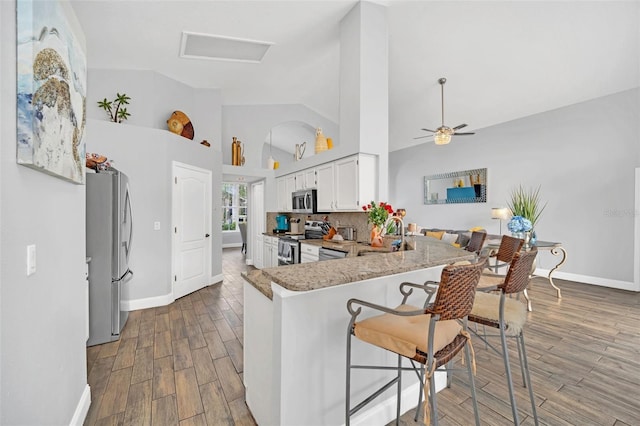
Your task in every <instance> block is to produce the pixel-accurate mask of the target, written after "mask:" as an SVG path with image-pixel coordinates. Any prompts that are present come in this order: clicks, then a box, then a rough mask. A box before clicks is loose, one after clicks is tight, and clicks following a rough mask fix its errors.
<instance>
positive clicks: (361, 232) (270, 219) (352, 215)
mask: <svg viewBox="0 0 640 426" xmlns="http://www.w3.org/2000/svg"><path fill="white" fill-rule="evenodd" d="M280 214H284V215H285V216H287V217H288V218H289V219H300V225H301V228H302V227H303V225H304V221H305V220H323V218H325V217H327V221H328V222H329V223H330V224H331V226H334V227H338V226H353V227H354V228H356V236H357V238H358V241H360V242H369V233H370V230H369V224H367V213H365V212H344V213H338V212H333V213H319V214H309V215H307V214H304V213H300V214H298V213H275V212H267V225H266V231H267V232H270V231H272V230H273V229H275V227H276V216H278V215H280Z"/></svg>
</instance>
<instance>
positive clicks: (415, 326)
mask: <svg viewBox="0 0 640 426" xmlns="http://www.w3.org/2000/svg"><path fill="white" fill-rule="evenodd" d="M485 263H486V258H485V259H484V260H483V261H482V262H477V263H472V264H468V265H447V266H445V267H444V269H443V270H442V274H441V278H440V284H439V285H438V291H437V293H436V296H435V301H434V302H433V303H432V304H427V305H426V306H425V307H423V308H419V307H416V306H411V305H408V304H406V302H407V298H408V296H409V295H410V294H411V293H412V291H413V288H422V289H424V290H425V291H427V290H428V289H427V288H426V285H420V284H412V283H403V284H401V286H400V291H401V293H402V294H403V295H404V297H403V299H402V303H401V304H400V306H398V307H396V308H395V309H391V308H387V307H385V306H380V305H376V304H373V303H370V302H366V301H363V300H358V299H350V300H349V301H348V302H347V310H348V311H349V313H350V314H351V320H350V321H349V326H348V332H347V377H346V410H345V424H346V425H349V422H350V419H351V416H352V415H353V414H355V413H356V412H357V411H359V410H360V409H362V408H363V407H364V406H366V405H367V404H368V403H369V402H371V401H373V400H374V399H375V398H376V397H377V396H379V395H380V394H381V393H382V392H384V391H385V390H387V389H389V388H390V387H391V386H393V385H394V384H397V386H398V390H397V401H396V424H399V423H398V422H399V420H400V398H401V391H402V372H403V371H414V372H415V373H416V375H417V376H418V377H419V378H420V380H422V374H421V372H420V370H419V369H418V368H417V367H416V365H415V364H414V361H416V362H418V363H419V364H420V365H421V366H423V365H425V366H426V367H427V374H426V376H425V377H426V379H425V381H424V390H425V394H426V395H427V399H428V401H425V404H424V421H425V424H429V423H430V422H431V420H433V424H434V425H437V424H438V415H437V404H436V389H435V382H434V380H432V376H433V373H434V371H435V370H436V369H437V368H440V367H442V366H444V365H446V364H447V363H448V362H449V361H450V360H451V359H453V357H454V356H455V355H456V354H458V353H459V352H460V351H461V350H463V349H464V356H465V358H466V364H467V372H468V374H469V383H470V387H471V398H472V400H473V409H474V414H475V422H476V425H479V424H480V417H479V415H478V405H477V401H476V391H475V382H474V378H473V375H474V373H475V370H474V368H475V357H474V356H473V348H472V346H471V341H470V335H469V333H468V331H467V315H468V314H469V312H470V311H471V308H472V306H473V300H474V297H475V294H476V285H477V284H478V279H479V278H480V274H481V273H482V268H484V266H485ZM406 287H412V288H410V289H409V290H406ZM427 293H428V292H427ZM425 303H426V302H425ZM363 307H367V308H371V309H375V310H377V311H380V312H384V313H383V314H380V315H377V316H373V317H371V318H367V319H364V320H361V321H356V319H357V316H358V315H359V314H360V313H361V312H362V308H363ZM457 320H461V321H457ZM354 336H355V337H356V338H358V339H359V340H362V341H363V342H366V343H369V344H371V345H374V346H377V347H379V348H382V349H385V350H388V351H391V352H394V353H396V354H398V364H397V366H396V367H392V366H374V365H352V362H351V341H352V337H354ZM403 357H404V358H408V359H409V360H410V361H411V364H412V366H411V367H403V366H402V359H403ZM352 369H377V370H393V371H395V372H396V376H395V377H394V378H393V379H391V380H390V381H389V382H388V383H386V384H385V385H383V386H382V387H380V388H379V389H378V390H376V391H375V392H373V393H372V394H371V395H370V396H368V397H367V398H365V399H364V400H363V401H362V402H360V403H359V404H358V405H356V406H355V407H353V408H352V407H351V370H352ZM472 370H473V371H472ZM418 407H419V404H418ZM431 413H433V416H431Z"/></svg>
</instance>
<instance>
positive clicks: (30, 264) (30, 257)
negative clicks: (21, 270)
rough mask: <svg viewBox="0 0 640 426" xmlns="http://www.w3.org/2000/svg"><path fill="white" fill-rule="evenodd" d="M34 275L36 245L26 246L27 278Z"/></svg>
mask: <svg viewBox="0 0 640 426" xmlns="http://www.w3.org/2000/svg"><path fill="white" fill-rule="evenodd" d="M35 273H36V245H35V244H31V245H28V246H27V276H29V275H33V274H35Z"/></svg>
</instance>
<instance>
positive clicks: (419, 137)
mask: <svg viewBox="0 0 640 426" xmlns="http://www.w3.org/2000/svg"><path fill="white" fill-rule="evenodd" d="M431 136H433V135H427V136H418V137H416V138H414V139H422V138H430V137H431Z"/></svg>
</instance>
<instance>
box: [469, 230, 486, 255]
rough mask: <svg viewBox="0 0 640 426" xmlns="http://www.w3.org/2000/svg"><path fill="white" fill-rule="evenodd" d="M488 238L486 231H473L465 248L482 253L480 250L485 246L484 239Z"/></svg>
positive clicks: (478, 253)
mask: <svg viewBox="0 0 640 426" xmlns="http://www.w3.org/2000/svg"><path fill="white" fill-rule="evenodd" d="M486 238H487V233H486V232H479V231H473V232H472V233H471V239H470V240H469V243H468V244H467V246H466V247H465V248H464V249H465V250H466V251H470V252H472V253H475V254H477V255H480V251H481V250H482V247H483V246H484V240H485V239H486Z"/></svg>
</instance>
